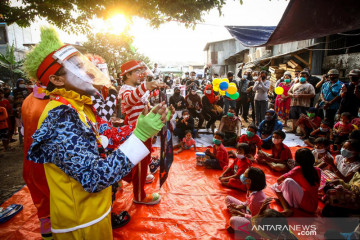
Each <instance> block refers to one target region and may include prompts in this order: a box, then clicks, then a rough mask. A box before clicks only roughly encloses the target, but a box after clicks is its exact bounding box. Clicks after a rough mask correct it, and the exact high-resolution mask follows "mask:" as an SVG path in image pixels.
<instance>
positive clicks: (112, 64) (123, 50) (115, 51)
mask: <svg viewBox="0 0 360 240" xmlns="http://www.w3.org/2000/svg"><path fill="white" fill-rule="evenodd" d="M87 38H88V41H87V42H85V43H83V47H84V48H85V51H86V52H87V53H92V54H96V55H99V56H101V57H103V58H104V59H105V61H106V63H107V64H108V67H109V69H112V68H114V69H115V70H116V71H117V72H120V66H121V64H123V63H124V62H127V61H129V60H133V59H136V60H139V61H143V62H144V63H146V64H148V65H149V64H150V59H149V58H148V57H146V56H144V55H142V54H140V53H138V52H137V49H136V48H134V47H133V46H132V43H133V37H132V36H131V35H129V34H128V33H126V32H124V33H122V34H121V35H120V36H119V35H114V34H110V33H97V34H95V35H93V34H89V35H88V37H87Z"/></svg>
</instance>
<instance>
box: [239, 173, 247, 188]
mask: <svg viewBox="0 0 360 240" xmlns="http://www.w3.org/2000/svg"><path fill="white" fill-rule="evenodd" d="M246 179H248V178H247V177H245V176H244V174H241V175H240V181H241V182H242V183H243V184H244V185H246V182H245V181H246Z"/></svg>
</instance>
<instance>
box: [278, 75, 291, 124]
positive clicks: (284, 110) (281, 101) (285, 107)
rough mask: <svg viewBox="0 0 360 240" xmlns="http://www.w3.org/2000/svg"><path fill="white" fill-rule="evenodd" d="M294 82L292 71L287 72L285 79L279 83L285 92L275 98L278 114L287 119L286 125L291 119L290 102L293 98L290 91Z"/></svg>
mask: <svg viewBox="0 0 360 240" xmlns="http://www.w3.org/2000/svg"><path fill="white" fill-rule="evenodd" d="M293 83H294V82H291V73H290V72H285V74H284V81H283V82H280V83H279V87H282V88H283V89H284V92H283V93H282V94H280V95H277V97H276V99H275V111H276V114H277V115H278V116H279V117H280V118H282V119H283V120H284V121H285V126H286V125H287V120H288V119H289V112H290V102H291V98H290V96H288V91H289V90H290V88H291V86H292V85H293Z"/></svg>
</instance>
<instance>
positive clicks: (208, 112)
mask: <svg viewBox="0 0 360 240" xmlns="http://www.w3.org/2000/svg"><path fill="white" fill-rule="evenodd" d="M219 99H220V97H219V96H215V94H214V91H213V89H212V85H211V84H210V85H207V86H206V87H205V91H204V96H203V97H202V99H201V102H202V115H203V116H204V118H205V119H206V120H207V121H208V122H207V123H206V129H207V131H208V132H209V131H210V130H209V128H210V127H211V126H213V124H214V123H215V122H216V120H220V118H221V115H222V113H223V111H222V108H221V107H220V106H219V105H217V104H216V103H217V101H218V100H219Z"/></svg>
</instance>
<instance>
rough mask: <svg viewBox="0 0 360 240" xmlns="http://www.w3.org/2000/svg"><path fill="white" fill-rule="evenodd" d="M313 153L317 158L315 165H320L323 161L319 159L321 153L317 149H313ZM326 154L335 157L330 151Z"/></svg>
mask: <svg viewBox="0 0 360 240" xmlns="http://www.w3.org/2000/svg"><path fill="white" fill-rule="evenodd" d="M312 154H313V155H314V158H315V165H318V164H320V163H322V162H323V161H322V160H321V159H319V153H318V152H317V151H316V150H315V149H314V150H312ZM326 156H328V157H331V158H332V159H334V158H333V156H332V155H331V153H329V152H326Z"/></svg>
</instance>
